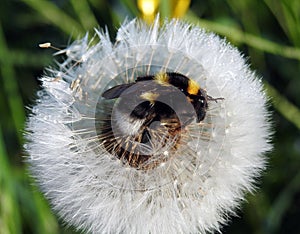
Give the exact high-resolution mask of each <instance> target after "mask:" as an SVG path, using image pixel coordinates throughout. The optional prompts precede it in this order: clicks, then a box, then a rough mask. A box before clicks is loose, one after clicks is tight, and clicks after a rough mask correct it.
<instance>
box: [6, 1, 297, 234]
mask: <svg viewBox="0 0 300 234" xmlns="http://www.w3.org/2000/svg"><path fill="white" fill-rule="evenodd" d="M169 6H170V5H169V4H162V5H161V7H160V12H161V15H162V16H163V17H168V12H170V11H169V9H167V8H168V7H169ZM138 15H139V11H138V9H137V7H136V3H135V1H132V0H122V1H108V0H56V1H55V0H52V1H50V0H1V6H0V233H1V234H10V233H12V234H14V233H34V234H35V233H36V234H40V233H42V234H47V233H50V234H56V233H76V232H75V230H74V229H73V228H72V227H65V226H64V224H63V222H62V221H61V220H59V219H58V218H57V217H56V216H55V214H53V213H52V212H51V210H50V208H49V205H48V203H47V201H46V200H45V199H44V198H43V196H42V195H41V194H40V192H39V190H38V188H37V187H35V186H34V184H33V181H32V180H31V179H30V177H29V176H28V175H27V172H26V165H25V163H24V153H23V150H22V145H23V144H24V139H23V136H22V131H23V127H24V121H25V119H26V116H27V115H28V114H29V110H28V109H27V108H26V107H28V106H31V105H33V103H34V99H35V97H36V96H35V95H36V91H37V90H39V88H40V87H39V85H40V83H39V81H38V80H37V78H38V77H40V76H41V75H42V74H43V69H44V67H46V66H49V65H51V64H53V56H52V53H53V52H54V51H53V50H51V49H41V48H39V47H38V44H39V43H42V42H48V41H50V42H51V43H52V44H54V45H55V46H57V47H60V48H65V47H66V46H67V45H68V44H69V43H70V42H71V41H72V40H74V39H76V38H80V37H81V36H83V35H84V34H85V33H86V31H89V32H91V34H93V28H94V27H98V25H100V27H104V26H105V25H107V28H108V30H109V32H110V33H111V36H112V38H113V36H114V35H115V33H116V30H117V28H118V26H119V25H120V22H122V21H123V20H124V19H125V18H126V17H127V18H128V19H131V18H134V17H136V16H138ZM185 19H186V20H188V21H190V22H193V23H195V24H198V25H200V26H202V27H204V28H206V29H207V30H209V31H214V32H216V33H218V34H219V35H221V36H224V37H226V38H227V39H228V40H229V41H230V42H231V43H233V44H234V45H236V46H237V47H239V49H240V50H241V51H242V52H243V53H244V54H245V56H247V57H249V58H248V60H249V62H250V63H251V68H253V69H255V70H256V71H257V73H258V75H259V76H262V77H263V82H264V84H265V88H266V90H267V93H268V95H269V96H270V98H271V105H270V110H271V111H272V113H273V117H272V118H273V121H274V131H275V134H274V150H273V152H271V153H270V154H268V157H269V164H268V167H267V170H266V171H265V173H264V174H263V176H262V177H261V179H260V182H259V184H258V185H259V189H258V190H257V191H256V193H255V194H253V195H252V194H248V195H247V202H244V203H243V204H242V207H241V210H240V211H239V212H238V217H233V218H232V220H231V222H230V223H229V225H228V226H226V227H224V228H223V229H222V231H223V233H230V234H233V233H245V234H247V233H249V234H250V233H251V234H252V233H255V234H261V233H291V234H298V233H300V222H299V220H300V131H299V129H300V110H299V106H300V1H299V0H242V1H240V0H207V1H204V0H203V1H200V0H199V1H196V0H194V1H192V3H191V7H190V10H189V11H188V12H187V14H186V16H185ZM249 98H251V97H249Z"/></svg>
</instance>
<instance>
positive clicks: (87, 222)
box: [25, 18, 271, 234]
mask: <svg viewBox="0 0 300 234" xmlns="http://www.w3.org/2000/svg"><path fill="white" fill-rule="evenodd" d="M97 36H98V37H99V39H100V40H99V42H98V43H96V44H95V43H94V44H92V43H91V44H89V42H88V37H87V36H86V37H85V38H83V39H82V40H78V41H76V42H74V43H73V44H72V45H70V46H69V47H68V48H66V49H64V50H62V51H60V53H65V54H66V56H67V58H66V60H65V62H63V63H61V64H59V65H58V68H57V69H48V72H47V75H44V76H43V77H42V78H41V81H42V83H43V85H42V88H43V89H42V90H41V91H39V93H38V99H37V103H36V105H35V106H34V107H33V108H32V115H31V116H30V117H29V118H28V121H27V128H26V131H27V133H26V138H27V140H28V142H27V144H26V145H25V149H26V151H27V152H28V154H29V157H28V159H27V161H28V162H29V164H30V170H31V173H32V175H33V176H34V178H35V179H36V180H37V181H38V183H39V185H40V187H41V189H42V191H43V192H44V194H45V196H46V197H47V198H48V199H49V201H50V202H51V204H52V207H53V209H54V210H55V211H56V212H57V213H58V214H59V216H60V217H62V218H63V219H64V220H65V221H66V222H67V223H69V224H70V225H74V227H76V228H78V229H80V230H84V231H87V232H89V233H147V234H149V233H151V234H155V233H164V234H167V233H206V232H214V231H215V230H220V225H221V224H224V223H226V222H227V221H228V219H229V218H228V217H229V215H230V214H233V213H234V210H235V209H236V207H238V205H239V203H240V202H241V201H242V200H243V196H244V193H245V192H248V191H252V190H253V183H254V181H255V179H256V178H257V177H258V176H259V174H260V172H261V170H262V169H264V166H265V157H264V153H266V152H267V151H269V150H270V149H271V145H270V143H269V141H270V123H269V114H268V112H267V110H266V99H267V98H266V95H265V93H264V92H263V89H262V83H261V81H260V80H259V79H258V78H257V77H256V75H255V73H254V72H252V71H250V69H249V67H248V65H247V64H246V63H245V60H244V58H243V57H242V56H241V54H240V53H239V52H238V51H237V49H235V48H233V47H232V46H230V45H229V44H228V43H227V42H226V41H225V40H222V39H220V38H219V37H218V36H216V35H215V34H213V33H207V32H205V31H204V30H203V29H200V28H198V27H196V26H192V25H189V24H187V23H184V22H181V21H179V20H171V21H169V22H165V23H164V24H163V25H160V24H159V19H158V18H157V19H156V21H155V22H154V24H153V25H152V26H148V25H146V24H145V23H143V22H141V21H139V20H133V21H130V22H125V23H124V24H123V25H122V26H121V27H120V29H119V30H118V33H117V36H116V42H115V43H112V42H111V41H110V39H109V35H108V33H102V32H99V31H97ZM161 71H168V72H177V73H180V74H183V75H185V76H186V77H189V78H191V79H193V80H195V81H196V82H197V83H198V84H199V85H200V86H201V88H203V89H205V90H206V92H207V94H208V95H209V96H211V97H221V98H223V100H219V101H217V102H214V101H210V102H209V103H208V110H207V113H206V117H205V119H204V120H203V121H201V122H200V123H196V122H192V123H190V124H189V125H188V126H186V127H185V129H184V130H182V131H181V133H180V134H181V135H180V137H179V138H180V139H179V140H178V139H175V140H174V139H173V141H170V142H168V141H167V140H166V139H164V138H163V137H162V138H159V137H158V138H156V140H154V143H153V144H154V145H152V151H151V154H152V156H153V159H151V160H153V161H151V160H150V164H151V163H154V164H155V166H153V167H145V168H137V167H135V166H132V165H129V164H128V163H126V160H125V161H124V160H122V159H121V158H120V159H119V158H118V157H116V156H115V155H112V153H111V152H113V151H114V150H116V148H114V147H116V146H115V145H113V144H111V145H110V147H112V149H111V151H109V150H107V149H108V148H107V147H106V146H105V142H107V139H108V138H105V137H104V135H105V134H104V135H103V131H105V130H107V120H108V121H109V117H111V115H110V112H111V111H112V107H113V105H114V103H115V102H116V101H115V100H111V101H110V102H111V103H112V104H109V103H107V102H108V101H107V100H104V99H103V98H102V97H101V94H102V93H103V92H104V91H105V90H107V89H108V88H111V87H113V86H115V85H117V84H124V83H130V82H134V80H135V79H136V77H137V76H141V75H150V74H155V73H157V72H161ZM111 105H112V106H111ZM118 118H119V117H118ZM120 120H121V117H120V119H118V121H119V122H120ZM140 125H141V124H140V123H139V124H136V126H140ZM127 126H129V127H128V128H130V126H131V125H129V124H127ZM132 126H133V125H132ZM107 131H109V133H111V131H110V129H108V130H107ZM125 132H126V131H125ZM134 132H136V130H134ZM178 134H179V133H178ZM105 136H107V135H105ZM108 136H109V137H116V138H117V136H114V135H113V134H110V135H109V134H108ZM159 141H164V142H163V143H161V144H159ZM174 141H176V142H177V145H176V147H175V148H176V150H174V147H173V144H174ZM166 142H167V143H166ZM162 158H163V159H162Z"/></svg>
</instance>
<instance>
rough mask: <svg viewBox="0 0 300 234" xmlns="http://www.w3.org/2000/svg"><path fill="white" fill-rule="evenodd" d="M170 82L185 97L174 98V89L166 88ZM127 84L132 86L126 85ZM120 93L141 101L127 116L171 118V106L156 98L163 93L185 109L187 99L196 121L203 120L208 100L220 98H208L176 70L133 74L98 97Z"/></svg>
mask: <svg viewBox="0 0 300 234" xmlns="http://www.w3.org/2000/svg"><path fill="white" fill-rule="evenodd" d="M145 81H153V82H154V83H146V82H145ZM170 86H173V87H176V88H177V89H178V90H179V91H181V92H182V93H183V94H184V95H185V96H186V99H185V100H180V99H179V98H175V96H176V94H175V93H176V92H174V89H170ZM131 87H132V89H130V88H131ZM158 87H159V88H158ZM129 89H130V90H129ZM125 91H128V92H125ZM121 95H122V98H123V100H126V102H130V100H132V99H136V98H137V99H139V100H140V101H141V103H140V104H138V105H137V106H136V107H135V108H134V109H133V110H132V112H131V114H130V117H131V118H133V119H155V120H160V119H163V118H171V117H172V116H174V110H172V108H169V107H167V106H166V105H165V104H164V103H162V102H161V101H157V100H158V97H160V99H161V100H165V98H164V97H165V96H168V98H169V99H176V103H174V102H173V103H174V105H176V106H177V105H178V104H180V108H181V112H187V110H185V108H186V106H187V105H186V104H187V103H186V102H189V103H191V104H192V106H193V108H194V110H195V113H196V121H197V122H198V123H199V122H200V121H202V120H204V118H205V116H206V112H207V109H208V101H217V100H221V99H223V98H212V97H211V96H209V95H207V94H206V91H205V90H204V89H202V88H200V86H199V85H198V83H197V82H195V81H194V80H192V79H190V78H188V77H186V76H184V75H182V74H180V73H176V72H166V73H157V74H156V75H149V76H140V77H137V78H136V81H135V82H133V83H129V84H121V85H117V86H114V87H112V88H110V89H108V90H106V91H105V92H104V93H103V94H102V97H104V98H106V99H115V98H119V97H120V96H121ZM123 104H125V103H123ZM127 105H128V104H127ZM125 106H126V104H125ZM189 114H190V115H191V113H186V115H189Z"/></svg>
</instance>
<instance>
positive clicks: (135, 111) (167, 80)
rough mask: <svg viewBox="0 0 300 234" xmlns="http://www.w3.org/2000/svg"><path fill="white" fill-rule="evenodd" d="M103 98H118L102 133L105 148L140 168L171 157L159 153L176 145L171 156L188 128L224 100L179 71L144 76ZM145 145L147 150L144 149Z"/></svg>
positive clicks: (156, 163) (103, 95) (119, 86)
mask: <svg viewBox="0 0 300 234" xmlns="http://www.w3.org/2000/svg"><path fill="white" fill-rule="evenodd" d="M102 97H103V98H105V99H106V100H110V99H117V102H116V103H117V105H116V108H114V111H113V112H112V113H111V114H110V117H108V118H106V120H105V121H106V122H105V124H104V126H105V127H103V129H104V130H103V132H102V135H101V138H102V139H104V146H105V148H106V149H107V150H108V151H109V152H111V153H113V154H115V155H116V156H117V157H118V158H119V159H121V160H122V161H123V162H124V163H128V164H129V165H130V166H133V167H136V168H140V169H151V168H154V167H156V166H157V165H158V164H159V163H160V162H163V161H167V160H168V159H167V158H166V157H165V156H164V155H163V154H160V153H158V155H157V152H158V151H157V150H158V149H159V148H163V147H165V146H170V145H173V146H171V149H170V152H171V153H170V155H172V152H173V151H174V152H175V151H176V149H177V147H178V146H179V142H180V138H181V133H182V131H185V130H184V129H185V127H186V126H187V125H189V124H190V123H191V122H192V121H196V122H197V123H199V122H201V121H203V120H204V119H205V116H206V112H207V109H208V102H209V101H216V102H217V100H219V99H223V98H212V97H211V96H208V95H207V93H206V91H205V90H204V89H202V88H200V86H199V85H198V84H197V82H195V81H194V80H192V79H190V78H188V77H186V76H184V75H182V74H180V73H176V72H163V73H162V72H160V73H157V74H155V75H147V76H139V77H137V78H136V80H135V82H132V83H128V84H121V85H116V86H114V87H112V88H110V89H108V90H106V91H104V92H103V93H102ZM108 119H110V121H109V120H108ZM116 130H117V133H116V132H115V131H116ZM170 142H171V143H172V142H173V143H174V144H173V143H172V144H171V143H170ZM141 145H142V146H145V147H144V148H146V149H147V152H146V151H143V152H142V150H140V149H141V147H140V146H141ZM142 148H143V147H142ZM137 149H139V150H137ZM151 150H152V151H151Z"/></svg>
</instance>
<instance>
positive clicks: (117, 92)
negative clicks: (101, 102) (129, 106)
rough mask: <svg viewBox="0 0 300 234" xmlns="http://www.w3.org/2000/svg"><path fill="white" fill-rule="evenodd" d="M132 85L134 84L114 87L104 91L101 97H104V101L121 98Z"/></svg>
mask: <svg viewBox="0 0 300 234" xmlns="http://www.w3.org/2000/svg"><path fill="white" fill-rule="evenodd" d="M134 84H135V83H130V84H121V85H116V86H114V87H112V88H110V89H108V90H106V91H104V93H102V97H104V98H106V99H114V98H118V97H120V96H121V94H122V93H123V92H124V91H125V90H126V89H128V88H129V87H131V86H132V85H134Z"/></svg>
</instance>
